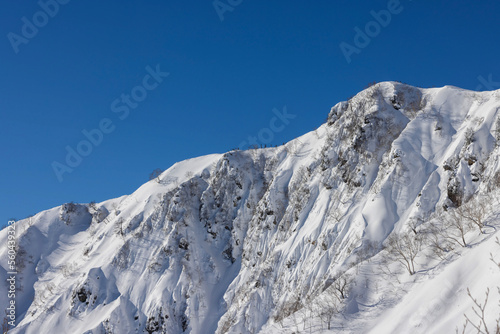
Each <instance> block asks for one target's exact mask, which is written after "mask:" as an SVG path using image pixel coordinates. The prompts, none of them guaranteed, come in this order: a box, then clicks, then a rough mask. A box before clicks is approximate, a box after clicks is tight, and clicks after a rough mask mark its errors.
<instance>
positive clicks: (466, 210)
mask: <svg viewBox="0 0 500 334" xmlns="http://www.w3.org/2000/svg"><path fill="white" fill-rule="evenodd" d="M489 204H490V199H489V198H487V197H486V196H479V197H474V198H473V199H471V200H470V201H468V202H466V203H464V204H463V205H461V206H459V207H458V208H456V209H455V210H453V211H452V216H455V218H458V219H464V220H465V221H466V223H467V222H468V223H469V224H470V226H476V227H477V228H478V229H479V232H481V233H484V231H483V228H484V226H485V219H486V215H487V213H488V209H489Z"/></svg>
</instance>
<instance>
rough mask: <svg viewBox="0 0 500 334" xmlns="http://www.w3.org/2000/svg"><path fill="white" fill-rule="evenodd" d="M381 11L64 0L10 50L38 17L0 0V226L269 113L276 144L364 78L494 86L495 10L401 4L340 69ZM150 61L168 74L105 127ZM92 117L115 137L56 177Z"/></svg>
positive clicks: (368, 6)
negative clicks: (277, 115) (56, 165)
mask: <svg viewBox="0 0 500 334" xmlns="http://www.w3.org/2000/svg"><path fill="white" fill-rule="evenodd" d="M61 1H62V0H61ZM221 1H222V2H223V3H226V4H227V3H228V1H227V0H221ZM232 2H233V3H237V1H236V0H232ZM388 3H389V2H388V1H373V0H372V1H353V0H349V1H331V0H328V1H326V0H324V1H263V0H251V1H250V0H243V1H242V2H241V4H239V5H238V6H236V7H234V8H232V9H233V10H232V11H228V12H225V13H224V20H223V21H221V20H220V18H219V16H218V14H217V12H216V10H215V9H214V6H213V2H212V1H211V0H203V1H199V0H197V1H160V0H157V1H153V0H150V1H118V0H108V1H95V0H90V1H74V0H73V1H69V2H68V3H67V4H65V5H61V6H60V8H59V12H58V13H57V14H56V15H55V16H54V17H53V18H50V19H49V20H48V23H47V24H46V25H45V26H43V27H41V28H39V31H38V33H37V34H36V36H34V37H33V38H31V39H28V43H27V44H21V45H19V50H18V51H19V52H18V53H15V52H14V49H13V47H12V45H11V43H10V42H9V39H8V34H9V33H10V32H12V33H15V34H19V35H21V29H22V26H23V21H22V18H23V17H26V18H28V20H29V21H31V22H32V21H33V15H35V14H36V13H37V12H38V11H40V10H41V8H40V5H39V4H37V2H36V1H8V2H4V4H3V7H2V11H1V13H0V32H1V33H2V36H3V37H2V39H1V42H0V55H1V58H0V60H1V63H0V126H1V131H0V133H1V135H0V138H1V143H0V145H1V151H0V154H1V167H0V168H1V173H0V189H1V198H0V220H1V221H0V223H1V225H3V224H5V223H6V221H7V220H8V219H9V218H12V217H16V218H18V219H21V218H24V217H26V216H28V215H30V214H34V213H37V212H39V211H41V210H44V209H49V208H51V207H54V206H57V205H60V204H62V203H65V202H69V201H75V202H89V201H91V200H95V201H102V200H105V199H109V198H113V197H117V196H121V195H124V194H129V193H131V192H133V191H134V190H135V189H136V188H137V187H139V186H140V185H141V184H142V183H144V182H146V181H148V175H149V173H150V172H151V171H152V170H153V169H154V168H163V169H166V168H168V167H169V166H170V165H172V164H173V163H174V162H176V161H179V160H183V159H186V158H191V157H195V156H199V155H204V154H209V153H221V152H225V151H227V150H229V149H231V148H234V147H237V146H238V145H240V143H241V142H242V141H244V140H246V138H247V137H248V136H249V135H254V136H255V135H257V134H258V133H259V131H260V130H261V129H263V128H266V127H269V122H270V120H271V119H272V118H273V117H274V114H273V112H272V110H273V108H277V109H279V110H282V108H283V106H286V107H287V111H288V113H290V114H294V115H296V118H295V119H293V120H290V123H289V124H288V125H287V126H286V127H285V128H284V129H283V131H281V132H279V133H275V134H274V139H273V141H272V144H281V143H283V142H284V141H288V140H290V139H293V138H295V137H297V136H299V135H301V134H304V133H306V132H308V131H310V130H313V129H314V128H316V127H318V126H319V125H321V124H322V123H323V121H324V120H325V118H326V116H327V114H328V112H329V110H330V108H331V107H332V106H333V105H334V104H336V103H337V102H339V101H343V100H346V99H347V98H349V97H350V96H352V95H354V94H355V93H357V92H358V91H360V90H362V89H363V88H365V87H366V85H367V84H368V83H369V82H372V81H386V80H398V81H403V82H406V83H409V84H412V85H416V86H421V87H432V86H443V85H447V84H450V85H455V86H460V87H463V88H468V89H477V88H478V86H479V85H481V84H482V85H483V87H482V89H483V90H488V89H492V88H500V84H490V86H491V87H484V86H485V84H484V83H482V81H484V80H487V79H488V77H489V76H491V79H492V80H493V81H500V62H499V61H498V59H499V58H498V57H499V51H500V43H499V42H500V41H499V39H500V38H499V34H498V14H499V13H500V3H499V2H498V1H474V2H473V1H415V0H414V1H409V0H401V2H400V3H401V6H402V11H401V12H400V13H398V14H394V15H392V17H391V22H390V24H389V25H387V26H386V27H382V28H381V30H380V33H379V34H378V35H376V36H374V37H373V38H372V39H371V41H370V43H369V44H368V45H367V46H366V47H364V48H362V49H361V50H360V53H359V54H353V55H352V61H351V63H348V62H347V61H346V59H345V57H344V56H343V54H342V52H341V50H340V47H339V44H340V43H341V42H346V43H349V44H351V45H354V37H355V30H354V28H355V27H359V28H360V29H362V30H364V28H365V26H366V24H367V23H369V22H370V21H373V20H374V19H373V17H372V16H371V14H370V11H372V10H374V11H376V12H378V11H380V10H383V9H387V7H388ZM37 18H38V19H43V16H40V15H38V17H37ZM157 64H159V65H160V68H161V70H162V71H165V72H169V73H170V75H169V76H168V77H167V78H165V79H164V81H163V82H162V83H161V84H160V85H159V86H158V87H157V88H156V89H154V90H152V91H149V92H148V96H147V98H146V99H145V100H144V101H142V102H140V103H139V105H138V106H137V108H135V109H133V110H131V112H130V115H129V116H128V117H127V118H126V119H124V120H120V119H119V117H118V116H119V114H116V113H113V111H112V110H111V103H112V102H113V101H114V100H115V99H117V98H120V96H121V94H122V93H127V94H129V93H130V91H131V90H132V89H133V88H134V87H135V86H137V85H140V84H141V83H142V80H143V78H144V77H145V75H146V74H147V71H146V70H145V68H146V66H151V67H153V68H154V67H155V66H156V65H157ZM479 78H483V79H484V80H482V79H479ZM103 118H109V119H110V120H111V121H112V122H113V125H115V130H114V131H113V132H112V133H110V134H106V135H104V138H103V141H102V144H100V145H99V146H97V147H94V148H93V151H92V153H91V154H90V155H89V156H87V157H85V158H84V159H83V161H82V163H81V164H80V165H79V166H78V167H76V168H74V170H73V172H72V173H71V174H64V176H63V182H59V181H58V179H57V177H56V175H55V173H54V171H53V168H52V166H51V164H52V163H53V161H59V162H61V163H64V160H65V156H66V149H65V147H66V146H68V145H69V146H71V147H73V148H75V147H76V146H77V144H78V143H79V142H80V141H81V140H83V139H85V137H84V136H83V134H82V130H84V129H86V130H92V129H94V128H97V127H98V126H99V122H100V121H101V120H102V119H103Z"/></svg>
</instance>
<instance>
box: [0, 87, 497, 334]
mask: <svg viewBox="0 0 500 334" xmlns="http://www.w3.org/2000/svg"><path fill="white" fill-rule="evenodd" d="M499 110H500V90H497V91H493V92H472V91H467V90H463V89H459V88H455V87H453V86H445V87H443V88H429V89H422V88H415V87H412V86H409V85H405V84H401V83H397V82H383V83H379V84H376V85H373V86H371V87H369V88H367V89H365V90H363V91H362V92H360V93H358V94H357V95H356V96H354V97H353V98H351V99H350V100H348V101H345V102H340V103H338V104H336V105H335V106H334V107H333V108H332V109H331V111H330V113H329V114H328V118H327V122H326V123H325V124H323V125H321V126H320V127H319V128H318V129H316V130H314V131H311V132H309V133H307V134H305V135H303V136H301V137H298V138H297V139H294V140H292V141H290V142H288V143H286V144H285V145H283V146H280V147H276V148H265V149H251V150H247V151H230V152H228V153H225V154H213V155H208V156H202V157H199V158H193V159H189V160H185V161H183V162H179V163H176V164H174V165H173V166H172V167H170V168H169V169H168V170H166V171H165V172H163V173H162V174H161V175H160V176H159V177H158V178H157V179H155V180H152V181H150V182H148V183H146V184H144V185H143V186H141V187H139V188H138V189H137V190H136V191H135V192H134V193H132V194H131V195H128V196H123V197H120V198H118V199H112V200H108V201H105V202H102V203H93V204H92V205H82V204H65V205H63V206H60V207H56V208H53V209H50V210H47V211H44V212H41V213H39V214H37V215H35V216H34V217H32V218H29V219H25V220H22V221H19V222H17V223H16V226H17V227H16V228H17V242H18V244H19V247H18V258H20V259H22V261H20V260H18V262H19V263H18V267H23V268H22V270H19V274H18V278H19V281H20V282H22V285H23V289H20V291H18V300H19V303H18V304H17V305H18V312H19V317H18V319H19V320H20V322H19V324H18V326H17V327H16V328H15V329H13V330H12V332H13V333H39V332H40V331H42V332H50V331H53V330H54V329H59V330H62V332H65V331H69V330H70V329H71V330H73V331H76V332H82V333H133V332H149V333H263V334H264V333H281V332H283V333H289V332H290V331H292V328H293V330H298V329H296V328H298V327H299V326H298V325H296V324H294V322H296V321H302V322H303V326H304V327H306V325H307V326H309V327H310V330H311V331H312V330H314V331H315V332H320V331H321V330H322V329H321V328H323V326H325V327H326V323H327V322H328V327H330V325H332V326H334V327H335V330H336V331H337V332H350V333H351V332H354V333H358V332H359V333H364V332H367V331H368V329H369V328H377V329H378V328H380V330H382V329H384V330H386V332H394V333H396V332H397V331H400V332H401V331H404V330H406V331H409V330H411V331H412V332H422V333H423V332H427V333H428V332H436V333H437V332H438V331H437V328H440V330H441V331H440V333H447V332H450V333H451V332H453V333H454V332H455V327H453V328H449V327H447V326H449V325H450V323H452V322H455V323H457V322H460V321H462V320H464V319H463V317H462V313H464V312H463V311H462V312H457V311H456V309H455V308H453V310H452V311H449V312H448V313H445V314H447V318H448V320H446V319H445V320H440V319H435V317H434V316H433V315H432V313H433V308H429V309H428V310H427V311H426V312H420V313H419V312H416V314H418V315H419V317H418V319H417V320H418V321H417V320H415V321H410V322H407V324H406V326H409V327H405V325H404V322H405V320H407V319H405V318H404V317H403V316H401V315H398V314H397V312H396V311H394V310H395V309H396V308H394V306H396V305H398V306H400V305H399V304H398V303H397V301H398V300H399V299H400V298H404V297H406V296H408V295H407V294H405V293H404V292H403V291H404V289H403V288H402V287H403V286H405V285H409V286H412V287H413V286H418V285H419V282H418V280H421V281H423V280H424V278H426V276H425V274H424V273H421V272H420V271H422V270H424V271H425V270H426V269H425V268H426V266H427V265H433V266H436V267H438V268H441V269H440V270H442V272H447V271H448V270H451V269H448V268H450V267H447V266H446V265H445V264H446V263H448V262H447V261H449V262H450V263H451V264H450V266H453V264H454V263H458V261H464V263H468V264H470V263H472V260H470V259H469V258H470V257H471V256H470V255H467V254H469V252H479V251H477V249H482V248H485V249H486V250H485V251H484V252H486V251H490V252H494V254H496V253H498V251H497V250H495V247H496V246H495V243H494V242H493V241H492V240H494V239H493V238H492V237H493V236H498V234H497V233H496V226H497V225H496V224H497V223H496V220H495V219H494V217H496V216H495V215H496V213H497V211H496V210H497V209H496V208H495V207H494V206H492V207H491V208H488V210H487V213H485V217H486V218H485V219H486V221H488V219H489V220H492V222H491V223H489V225H488V224H486V226H485V227H484V232H485V233H480V234H479V236H477V235H476V233H474V230H473V229H470V231H469V232H468V233H467V234H466V235H465V238H466V240H467V242H470V243H471V245H477V247H475V248H470V247H464V249H463V250H462V249H460V248H459V247H458V246H456V245H455V247H454V250H449V251H448V252H447V253H446V255H445V256H444V260H442V261H441V262H439V261H437V260H435V259H434V258H433V259H432V260H428V259H427V257H425V259H424V256H423V253H429V252H430V250H429V249H430V248H429V247H430V246H428V245H430V243H429V242H426V243H425V245H426V248H425V247H424V250H421V251H419V252H418V254H419V255H418V257H417V259H418V261H417V262H419V263H418V264H417V266H416V267H417V273H415V274H409V273H408V274H405V273H404V266H403V270H402V271H401V272H399V271H398V270H399V269H395V268H397V267H395V264H396V263H397V262H398V261H397V260H395V261H393V263H389V264H383V263H382V262H383V261H382V258H384V257H387V256H385V255H384V254H386V253H384V252H387V248H384V247H388V242H389V241H390V240H389V239H390V238H389V236H390V235H403V234H405V233H408V232H411V231H412V230H413V231H416V232H418V233H421V234H425V233H427V232H426V231H428V226H431V225H432V226H433V227H434V226H435V225H436V223H435V221H438V220H439V219H444V218H443V217H448V216H447V215H449V214H451V213H450V212H456V209H455V208H458V207H460V206H462V205H465V204H466V203H468V202H470V203H472V202H473V201H475V200H477V199H479V198H480V196H487V200H486V201H487V202H493V201H494V198H495V196H494V195H492V194H497V193H498V191H497V189H498V186H500V182H498V181H497V180H500V177H499V176H500V162H499V159H498V156H499V155H498V153H499V148H498V147H499V146H498V142H499V141H500V121H499V120H500V113H499ZM471 201H472V202H471ZM439 215H440V216H439ZM481 232H483V231H482V230H481ZM436 235H437V234H436ZM6 238H7V234H6V233H5V231H2V233H1V234H0V240H1V241H2V242H4V241H5V240H6ZM442 240H446V237H445V236H443V237H442ZM442 240H441V239H440V241H439V242H440V244H441V243H444V242H445V241H442ZM2 244H5V243H2ZM389 248H390V247H389ZM0 252H1V253H2V256H5V253H6V249H2V250H1V251H0ZM495 252H496V253H495ZM479 253H481V252H479ZM462 254H464V255H463V256H462ZM471 254H472V253H471ZM481 254H483V253H481ZM427 255H428V254H427ZM485 255H487V254H485ZM492 256H493V255H492ZM486 258H488V256H486ZM462 259H466V260H462ZM467 259H469V260H467ZM370 261H373V262H376V261H379V262H380V266H381V268H383V269H379V268H378V267H377V266H375V265H374V264H373V263H370ZM465 261H467V262H465ZM21 262H22V263H21ZM490 262H491V261H490ZM490 262H488V261H481V268H483V267H484V268H486V269H484V268H483V269H481V270H480V272H481V273H484V272H490V271H491V270H492V269H491V268H490V267H488V265H487V264H486V263H488V264H489V263H490ZM3 265H4V264H2V266H3ZM384 266H385V267H384ZM386 267H387V268H388V270H390V271H392V270H394V272H395V273H394V274H393V275H392V276H391V275H388V276H387V280H389V279H390V280H396V282H399V283H400V284H397V283H392V282H391V283H387V284H394V286H395V288H394V291H396V292H395V293H394V296H391V295H389V296H388V297H387V296H383V295H382V296H381V295H380V291H379V290H384V291H388V289H387V284H386V283H383V282H381V281H380V279H379V278H378V276H377V275H375V274H372V275H369V274H367V273H366V272H363V271H364V270H368V268H370V270H372V271H373V272H374V273H378V274H379V276H382V275H384V270H386V269H385V268H386ZM493 268H494V266H493ZM457 270H458V269H457ZM355 271H357V272H358V273H355ZM359 272H361V273H362V274H359ZM493 272H494V271H493ZM6 273H7V270H6V268H5V267H2V269H1V270H0V276H1V277H2V279H3V278H4V276H6V275H7V274H6ZM440 275H441V274H439V273H437V274H436V277H441V276H440ZM495 275H496V276H495ZM346 277H348V278H349V279H346ZM495 277H499V275H498V273H496V272H494V274H492V276H491V277H490V279H489V280H488V282H489V283H488V284H489V285H488V286H491V288H492V289H493V288H494V287H495V285H494V283H493V282H494V280H492V279H493V278H495ZM5 278H6V277H5ZM427 278H428V281H429V282H432V278H430V276H429V277H427ZM342 279H345V281H346V282H347V283H348V284H347V283H346V285H349V291H350V292H349V293H347V292H348V291H347V290H346V291H344V292H345V293H346V296H343V297H342V298H337V299H338V300H339V301H338V302H337V304H338V305H337V304H335V305H336V306H335V307H336V310H337V309H338V310H337V311H335V312H334V311H333V309H331V310H330V313H329V314H331V315H330V316H331V318H328V315H325V314H323V313H321V312H319V311H317V310H316V311H313V309H314V308H316V309H328V308H329V307H330V306H331V303H327V302H323V303H320V302H319V301H321V300H324V299H325V298H326V297H325V296H327V295H328V293H327V292H328V291H329V290H331V289H332V288H331V287H335V284H336V283H335V282H339V281H342ZM362 279H365V280H366V282H365V283H366V284H365V287H364V288H361V287H360V286H361V285H362ZM415 279H416V280H417V282H416V283H415V282H414V281H413V280H415ZM447 280H448V278H447ZM401 282H404V284H403V283H401ZM436 282H439V284H441V285H442V286H446V282H447V281H444V283H443V281H441V280H437V279H436ZM411 284H413V285H411ZM423 285H425V284H423ZM450 285H451V286H453V287H454V288H457V290H460V289H462V290H463V285H461V283H460V282H458V283H457V282H454V283H453V284H452V283H450ZM374 286H375V287H376V288H374ZM409 289H410V292H409V293H410V294H411V293H414V294H417V293H416V292H415V291H417V290H411V288H409ZM426 289H431V290H432V287H431V288H429V286H426ZM384 300H385V301H387V300H388V301H389V302H387V304H384ZM369 302H374V305H380V306H379V307H368V306H366V305H368V304H369ZM7 303H8V300H7V296H0V305H2V306H3V305H7ZM440 303H441V304H445V305H448V304H449V305H456V303H460V305H467V308H466V309H468V308H470V307H471V305H472V304H471V301H470V300H468V297H467V296H466V295H465V297H464V298H460V299H458V300H457V299H456V298H455V299H453V298H452V297H450V296H447V297H446V298H444V297H443V298H441V299H440ZM453 303H455V304H453ZM410 304H411V303H410ZM308 305H312V306H311V307H310V309H311V310H310V313H309V317H307V316H306V314H307V312H308V309H309V308H308V307H309V306H308ZM314 305H316V306H314ZM318 305H319V306H318ZM363 305H365V306H363ZM313 306H314V307H313ZM462 308H463V307H462ZM339 310H340V311H339ZM418 310H420V309H418ZM315 312H316V313H315ZM318 312H319V313H318ZM391 312H392V313H391ZM408 312H410V313H411V310H410V311H408ZM495 312H496V311H495V308H493V309H492V311H491V312H490V313H489V314H490V315H493V314H494V313H495ZM302 313H303V314H302ZM413 313H414V314H415V310H413ZM373 314H376V315H377V316H373V318H371V317H372V315H373ZM388 314H393V317H392V319H388V318H387V315H388ZM394 314H395V315H394ZM325 317H326V318H325ZM364 317H366V319H364ZM306 318H310V319H312V320H307V319H306ZM325 319H330V320H329V321H327V320H325ZM412 319H413V318H412ZM450 319H452V320H450ZM389 320H391V321H389ZM308 321H309V322H308ZM493 321H494V320H492V323H493ZM455 325H456V324H455ZM391 326H392V327H391ZM490 326H491V324H490ZM391 328H392V329H391ZM387 330H388V331H387ZM375 332H376V331H374V333H375Z"/></svg>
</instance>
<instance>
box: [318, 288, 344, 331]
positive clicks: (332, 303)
mask: <svg viewBox="0 0 500 334" xmlns="http://www.w3.org/2000/svg"><path fill="white" fill-rule="evenodd" d="M339 297H340V296H339V295H338V294H337V291H336V290H335V289H333V287H330V288H328V289H326V290H325V291H324V292H323V293H322V294H320V295H319V296H318V297H316V298H315V299H314V300H313V309H314V311H315V313H316V314H317V316H318V317H319V318H320V319H321V321H322V322H324V323H326V325H327V328H328V330H330V329H331V323H332V320H333V318H334V317H335V315H336V314H338V313H340V305H341V299H340V298H339Z"/></svg>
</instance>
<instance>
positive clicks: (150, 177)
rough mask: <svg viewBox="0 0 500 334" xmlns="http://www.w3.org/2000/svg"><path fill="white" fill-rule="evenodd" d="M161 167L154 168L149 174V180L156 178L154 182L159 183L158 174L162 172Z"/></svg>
mask: <svg viewBox="0 0 500 334" xmlns="http://www.w3.org/2000/svg"><path fill="white" fill-rule="evenodd" d="M163 172H164V171H163V169H160V168H156V169H155V170H154V171H152V172H151V174H149V180H156V182H158V183H160V181H161V180H160V176H161V174H162V173H163Z"/></svg>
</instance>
